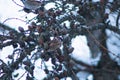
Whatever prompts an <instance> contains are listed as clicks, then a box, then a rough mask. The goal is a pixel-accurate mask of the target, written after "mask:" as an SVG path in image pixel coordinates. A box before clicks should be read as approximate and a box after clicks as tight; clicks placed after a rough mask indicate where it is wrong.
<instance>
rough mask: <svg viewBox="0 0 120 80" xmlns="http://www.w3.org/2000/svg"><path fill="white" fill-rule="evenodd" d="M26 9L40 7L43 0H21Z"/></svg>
mask: <svg viewBox="0 0 120 80" xmlns="http://www.w3.org/2000/svg"><path fill="white" fill-rule="evenodd" d="M21 1H22V3H23V4H24V6H25V8H26V9H29V10H37V9H38V8H40V6H41V4H42V1H43V0H39V1H38V0H21Z"/></svg>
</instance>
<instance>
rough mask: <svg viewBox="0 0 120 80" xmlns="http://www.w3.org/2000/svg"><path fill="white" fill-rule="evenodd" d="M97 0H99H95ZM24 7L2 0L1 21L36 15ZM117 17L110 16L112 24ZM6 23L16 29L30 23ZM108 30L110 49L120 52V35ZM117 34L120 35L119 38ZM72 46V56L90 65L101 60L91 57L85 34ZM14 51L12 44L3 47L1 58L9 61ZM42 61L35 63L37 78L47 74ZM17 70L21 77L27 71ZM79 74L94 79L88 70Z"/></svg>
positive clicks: (16, 21)
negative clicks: (42, 67)
mask: <svg viewBox="0 0 120 80" xmlns="http://www.w3.org/2000/svg"><path fill="white" fill-rule="evenodd" d="M15 1H16V2H17V3H18V4H20V5H22V6H23V4H22V2H21V1H20V0H15ZM95 1H99V0H95ZM46 7H47V8H48V7H49V8H51V7H54V5H53V4H49V5H47V6H46ZM22 9H23V8H22V7H20V6H18V5H16V4H15V3H14V2H13V1H12V0H0V22H4V21H5V20H6V19H8V18H18V19H21V20H24V21H27V20H29V19H32V18H33V17H34V16H36V15H35V14H33V13H29V14H27V13H25V12H24V11H22ZM108 13H109V11H108ZM115 17H116V15H113V14H112V15H110V16H109V18H110V20H111V22H112V25H115V20H114V19H115ZM4 24H6V25H9V26H11V27H12V28H14V29H16V30H17V29H18V27H19V26H22V27H24V28H25V29H27V25H28V24H26V23H25V22H23V21H20V20H16V19H12V20H7V21H6V22H4ZM106 32H107V34H108V36H109V38H108V41H107V45H108V48H109V50H110V51H111V52H113V53H116V54H120V49H119V48H120V35H117V34H115V33H113V32H111V31H109V30H107V31H106ZM115 35H116V36H117V37H119V39H118V38H117V37H116V36H115ZM113 44H114V45H113ZM116 45H117V46H116ZM72 46H73V47H74V48H75V49H74V51H73V53H72V54H71V56H73V57H74V58H76V59H78V60H81V61H83V62H85V63H87V64H89V65H95V64H97V62H98V61H99V57H97V58H96V59H92V58H91V54H90V50H89V47H88V46H87V40H86V37H85V36H77V37H76V38H75V39H73V40H72ZM12 51H13V48H12V46H8V47H5V48H3V49H2V50H0V59H2V60H4V61H5V62H6V63H7V61H8V58H7V56H8V55H9V54H12ZM110 55H111V57H112V58H113V59H114V58H116V57H115V56H113V55H112V54H110ZM116 60H117V61H118V63H119V59H116ZM40 62H41V59H39V60H38V61H36V63H35V65H36V67H35V70H34V74H35V77H36V79H37V80H42V79H43V78H44V77H45V76H46V74H45V73H44V71H43V70H42V69H41V68H40V65H41V63H40ZM46 64H48V65H49V66H51V65H52V64H50V62H47V63H46ZM17 72H19V73H20V75H19V76H18V78H19V77H20V76H21V75H22V74H23V73H24V72H25V71H24V69H23V68H20V69H19V70H16V71H15V72H14V74H16V73H17ZM25 75H26V74H25ZM77 76H79V78H80V80H86V79H85V77H86V76H87V77H88V79H89V80H93V77H92V75H91V74H90V73H87V72H79V73H78V74H77ZM16 80H17V79H16ZM20 80H25V76H23V77H22V78H21V79H20ZM67 80H71V79H70V78H67Z"/></svg>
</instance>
